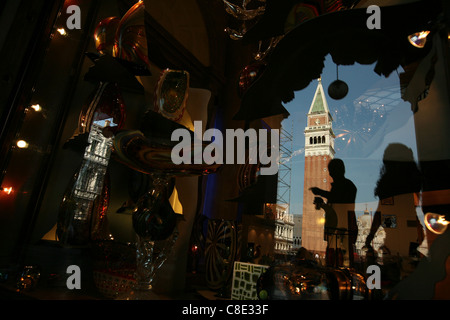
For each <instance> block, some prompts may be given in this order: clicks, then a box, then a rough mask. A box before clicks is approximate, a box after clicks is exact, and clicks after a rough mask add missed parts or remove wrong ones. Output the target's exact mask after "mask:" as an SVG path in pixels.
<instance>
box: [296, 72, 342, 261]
mask: <svg viewBox="0 0 450 320" xmlns="http://www.w3.org/2000/svg"><path fill="white" fill-rule="evenodd" d="M317 82H318V83H317V88H316V91H315V93H314V97H313V100H312V103H311V106H310V108H309V112H308V115H307V125H306V128H305V174H304V187H303V222H302V246H303V247H304V248H305V249H307V250H309V251H311V252H314V253H318V254H324V253H325V250H326V242H325V241H324V232H323V225H324V218H323V214H322V213H321V211H318V210H316V208H315V206H314V204H313V202H314V195H313V193H312V192H311V191H310V190H309V189H310V188H312V187H319V188H321V189H325V190H327V189H328V190H329V189H330V188H331V184H330V182H331V181H330V177H329V174H328V163H329V162H330V160H331V159H333V158H334V154H335V151H334V139H335V135H334V133H333V128H332V122H333V118H332V116H331V114H330V111H329V108H328V103H327V100H326V96H325V92H324V89H323V86H322V79H321V78H319V79H318V81H317Z"/></svg>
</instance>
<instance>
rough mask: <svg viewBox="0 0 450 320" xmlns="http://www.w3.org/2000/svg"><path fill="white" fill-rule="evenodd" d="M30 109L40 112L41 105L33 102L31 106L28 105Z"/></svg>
mask: <svg viewBox="0 0 450 320" xmlns="http://www.w3.org/2000/svg"><path fill="white" fill-rule="evenodd" d="M30 108H31V109H33V110H34V111H36V112H40V111H42V107H41V105H40V104H33V105H32V106H30Z"/></svg>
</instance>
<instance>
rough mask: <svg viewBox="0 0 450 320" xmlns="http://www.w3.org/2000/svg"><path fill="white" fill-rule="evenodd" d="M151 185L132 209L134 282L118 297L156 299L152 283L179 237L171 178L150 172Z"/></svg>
mask: <svg viewBox="0 0 450 320" xmlns="http://www.w3.org/2000/svg"><path fill="white" fill-rule="evenodd" d="M151 177H152V186H151V187H150V189H149V190H148V191H147V192H146V193H145V194H143V195H142V196H141V197H140V198H139V200H138V203H137V207H136V209H135V210H134V212H133V228H134V230H135V232H136V271H135V284H134V285H133V286H132V288H131V290H130V291H129V292H128V293H126V294H124V295H121V296H119V297H118V299H119V300H155V299H158V295H156V294H155V293H154V292H153V291H152V283H153V280H154V278H155V275H156V273H157V271H158V270H159V269H160V268H161V267H162V265H163V264H164V262H166V260H167V258H168V256H169V254H170V252H171V251H172V248H173V246H174V244H175V242H176V241H177V238H178V230H177V228H176V214H175V212H174V211H173V209H172V207H171V206H170V203H169V196H170V194H171V191H172V189H173V185H172V184H171V183H170V182H171V179H170V178H169V177H168V176H166V175H164V174H161V173H155V174H152V175H151Z"/></svg>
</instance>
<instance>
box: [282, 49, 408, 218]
mask: <svg viewBox="0 0 450 320" xmlns="http://www.w3.org/2000/svg"><path fill="white" fill-rule="evenodd" d="M373 69H374V65H359V64H355V65H352V66H339V79H340V80H343V81H345V82H346V83H347V85H348V86H349V93H348V94H347V96H346V97H345V98H344V99H342V100H333V99H331V98H330V97H329V96H328V92H327V90H328V86H329V85H330V83H331V82H333V81H334V80H336V65H335V64H334V63H333V61H332V59H331V57H330V56H327V58H326V61H325V68H324V70H323V73H322V85H323V88H324V91H325V93H326V98H327V102H328V107H329V109H330V112H331V113H332V116H333V118H334V122H333V130H334V133H335V135H336V136H337V138H336V140H335V149H336V155H335V157H336V158H341V159H343V160H344V162H345V165H346V177H347V178H349V179H350V180H352V181H353V183H354V184H355V185H356V186H357V188H358V193H357V199H356V202H357V211H363V210H364V209H365V208H366V206H367V208H368V209H369V210H371V209H372V210H375V209H376V205H377V202H378V199H377V198H375V197H374V195H373V190H374V187H375V183H376V181H377V180H378V177H379V171H380V167H381V165H382V157H383V153H384V150H385V148H386V147H387V146H388V145H389V144H390V143H393V142H397V143H403V144H404V145H406V146H408V147H409V148H411V149H412V150H413V153H414V156H415V159H416V161H417V148H416V139H415V131H414V121H413V113H412V111H411V106H410V104H409V103H407V102H405V101H403V100H402V99H401V96H400V87H399V77H398V74H397V72H398V73H401V72H402V71H403V70H402V69H401V68H400V69H398V70H397V72H393V73H392V74H391V75H390V76H389V77H388V78H385V77H384V76H379V75H377V74H376V73H375V72H374V71H373ZM316 88H317V81H312V82H311V83H310V85H309V86H308V87H307V88H305V89H303V90H301V91H298V92H296V93H295V99H294V100H293V101H291V102H289V103H287V104H285V105H284V106H285V108H286V109H287V110H288V111H289V113H290V117H289V118H288V119H286V120H284V121H283V127H284V128H285V129H286V130H287V131H288V132H290V133H292V135H293V142H292V144H293V148H292V149H293V150H292V151H293V156H292V158H291V160H290V164H291V170H292V173H291V196H290V199H291V213H292V214H301V213H302V205H303V177H304V129H305V126H306V119H307V118H306V114H307V112H308V111H309V107H310V105H311V102H312V99H313V97H314V92H315V90H316ZM349 140H350V141H349Z"/></svg>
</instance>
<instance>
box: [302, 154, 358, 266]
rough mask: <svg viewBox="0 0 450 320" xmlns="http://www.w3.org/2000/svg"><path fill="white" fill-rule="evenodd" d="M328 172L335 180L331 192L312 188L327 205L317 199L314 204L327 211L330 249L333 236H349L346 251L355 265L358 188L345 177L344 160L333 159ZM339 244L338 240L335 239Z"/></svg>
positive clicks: (327, 238) (326, 222)
mask: <svg viewBox="0 0 450 320" xmlns="http://www.w3.org/2000/svg"><path fill="white" fill-rule="evenodd" d="M328 172H329V175H330V177H331V178H332V179H333V182H332V183H331V189H330V190H329V191H327V190H323V189H320V188H317V187H312V188H310V190H311V192H312V193H313V194H314V195H317V196H321V197H323V198H325V199H327V203H326V204H325V203H324V202H323V199H322V198H318V197H316V198H315V199H314V204H315V205H316V209H319V208H321V209H324V211H325V238H326V240H327V242H328V247H331V246H332V243H330V242H331V241H333V240H332V239H331V238H332V237H331V236H333V235H334V236H336V233H337V232H338V233H340V234H341V235H348V237H347V239H348V242H347V243H346V244H345V249H346V251H347V252H348V259H349V263H350V265H351V264H352V263H353V246H354V244H355V243H356V238H357V235H358V227H357V224H356V216H355V200H356V193H357V188H356V186H355V184H354V183H353V182H352V181H351V180H349V179H347V178H346V177H345V165H344V161H342V159H338V158H335V159H332V160H331V161H330V162H329V164H328ZM334 239H335V240H336V242H337V238H334Z"/></svg>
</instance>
